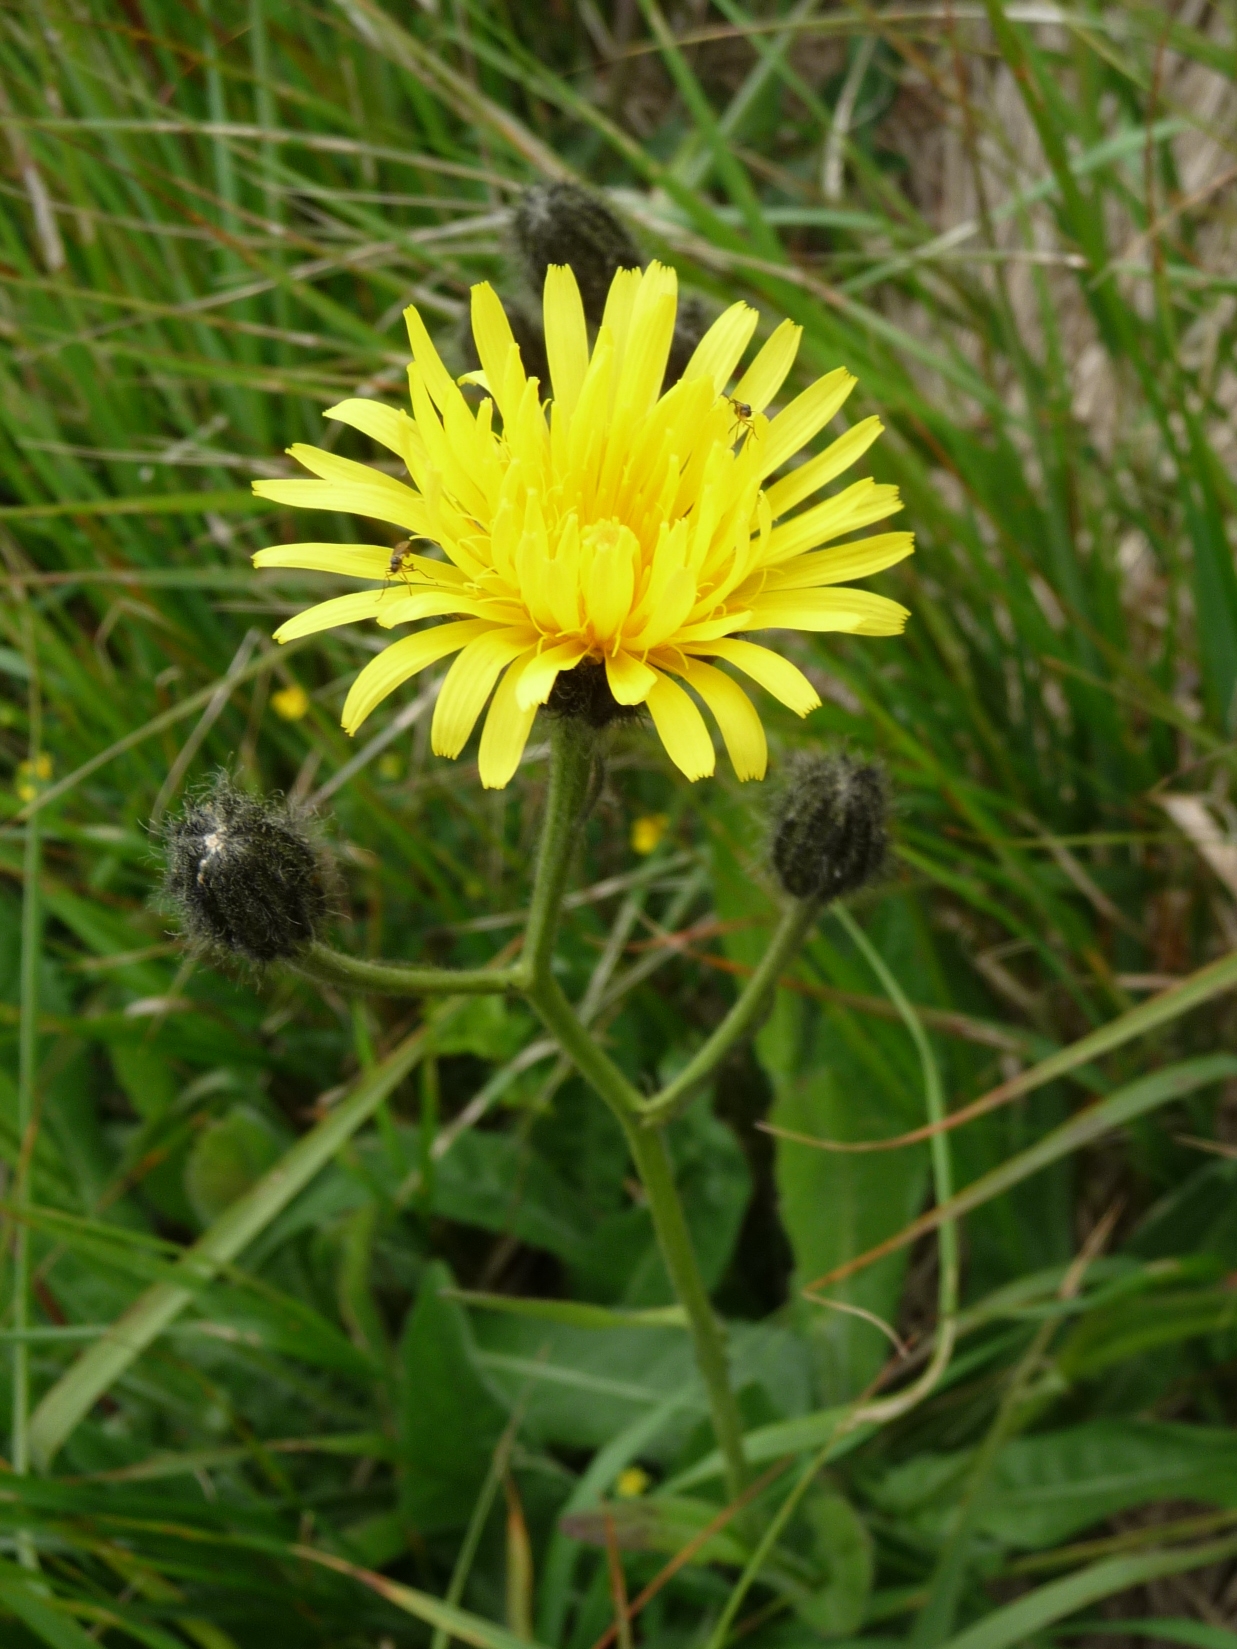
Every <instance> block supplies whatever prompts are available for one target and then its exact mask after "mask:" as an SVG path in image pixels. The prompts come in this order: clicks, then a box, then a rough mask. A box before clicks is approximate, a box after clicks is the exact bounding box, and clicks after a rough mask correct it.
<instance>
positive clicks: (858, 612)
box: [748, 587, 911, 636]
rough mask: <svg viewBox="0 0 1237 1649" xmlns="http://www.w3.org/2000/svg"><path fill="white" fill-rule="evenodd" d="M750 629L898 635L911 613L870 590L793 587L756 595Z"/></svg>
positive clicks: (752, 606)
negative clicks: (780, 591)
mask: <svg viewBox="0 0 1237 1649" xmlns="http://www.w3.org/2000/svg"><path fill="white" fill-rule="evenodd" d="M750 606H751V621H750V624H749V625H748V628H749V629H753V630H756V629H759V630H765V629H768V630H815V631H824V630H841V631H844V632H845V633H846V634H848V635H855V636H900V635H901V634H902V632H903V630H905V628H906V621H907V619H908V618H909V617H910V616H911V615H910V613H909V611H908V610H907V608H905V607H903V606H902V604H901V603H900V602H897V601H890V599H889V597H888V596H883V595H875V594H873V592H872V591H871V590H851V589H847V588H845V587H843V588H841V589H836V590H793V591H789V592H787V594H786V595H762V596H757V597H756V598H755V600H754V601H752V602H751V603H750Z"/></svg>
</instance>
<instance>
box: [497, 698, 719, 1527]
mask: <svg viewBox="0 0 1237 1649" xmlns="http://www.w3.org/2000/svg"><path fill="white" fill-rule="evenodd" d="M593 748H594V747H593V736H592V733H591V730H590V729H589V728H588V727H587V726H585V725H583V724H582V723H580V722H578V721H575V720H573V719H568V718H564V719H563V720H561V721H559V722H557V723H556V724H555V727H554V731H553V734H552V745H551V766H550V790H549V795H548V797H547V801H546V818H545V825H544V827H543V830H542V836H541V847H540V850H539V853H538V857H537V877H536V882H535V884H534V887H533V896H532V903H531V906H530V914H529V921H528V928H527V930H526V933H525V938H524V956H523V964H524V967H525V968H526V969H527V970H528V983H527V985H526V987H525V989H526V993H527V996H528V1000H529V1002H530V1003H531V1005H532V1006H533V1007H534V1008H535V1009H536V1011H537V1013H538V1014H539V1016H540V1018H541V1020H542V1023H543V1024H544V1025H545V1027H546V1029H547V1030H548V1031H549V1032H550V1034H551V1035H552V1036H553V1037H554V1038H555V1040H556V1041H557V1042H558V1044H559V1046H560V1047H561V1048H562V1050H563V1052H564V1053H565V1054H566V1055H567V1057H568V1058H569V1059H570V1060H571V1062H572V1064H574V1065H575V1067H576V1069H577V1070H578V1071H579V1072H580V1075H581V1076H582V1077H584V1079H585V1081H586V1082H588V1083H589V1085H590V1086H591V1087H592V1088H593V1089H594V1090H595V1092H596V1093H597V1094H598V1095H599V1096H600V1098H602V1099H603V1100H604V1101H605V1102H606V1104H607V1105H608V1106H609V1107H610V1109H611V1110H612V1111H613V1112H614V1115H615V1116H616V1117H617V1118H618V1121H619V1123H620V1124H621V1125H622V1128H623V1131H624V1133H625V1134H626V1136H627V1141H628V1145H629V1147H630V1149H631V1154H632V1160H633V1162H634V1163H635V1167H636V1171H637V1173H638V1174H639V1176H640V1180H641V1183H642V1184H643V1186H644V1190H645V1193H646V1195H647V1197H648V1202H649V1212H650V1214H651V1216H652V1220H653V1229H654V1231H655V1233H656V1235H657V1241H658V1246H659V1247H660V1249H661V1254H662V1259H663V1260H664V1262H665V1266H666V1270H667V1272H668V1273H669V1275H670V1281H671V1283H672V1285H673V1287H674V1291H675V1294H676V1295H677V1296H678V1300H679V1303H680V1305H681V1306H682V1307H683V1309H684V1311H685V1312H686V1314H687V1318H688V1322H689V1325H690V1328H691V1334H692V1340H693V1343H694V1346H695V1353H696V1364H697V1367H698V1368H699V1370H700V1376H701V1379H702V1380H703V1381H704V1385H705V1390H706V1392H707V1394H708V1399H709V1407H710V1410H711V1411H712V1416H713V1427H714V1430H715V1432H716V1434H717V1443H718V1447H719V1448H720V1449H721V1451H722V1456H723V1459H724V1460H725V1463H726V1482H727V1487H728V1489H729V1491H730V1494H731V1496H732V1497H734V1496H737V1495H738V1494H739V1493H741V1491H742V1489H743V1484H744V1480H745V1477H746V1467H745V1462H744V1458H743V1424H742V1420H741V1418H740V1415H739V1409H738V1404H737V1403H736V1402H735V1397H734V1392H733V1391H732V1390H731V1386H730V1377H729V1372H728V1370H727V1366H726V1346H725V1341H724V1339H723V1336H722V1330H721V1325H720V1324H719V1323H718V1320H717V1318H716V1316H715V1315H714V1313H713V1307H712V1306H711V1305H710V1303H709V1297H708V1294H707V1292H706V1291H705V1287H704V1281H703V1279H702V1277H701V1275H700V1268H699V1266H698V1264H697V1262H696V1252H695V1249H694V1247H693V1246H692V1240H691V1233H690V1231H689V1230H688V1228H687V1220H686V1217H685V1216H684V1213H683V1204H682V1201H681V1200H680V1198H679V1192H678V1187H677V1186H676V1185H675V1183H674V1172H673V1169H672V1167H671V1164H670V1158H669V1156H668V1154H667V1152H666V1144H665V1139H664V1136H663V1134H662V1132H661V1130H660V1128H657V1127H652V1128H642V1127H640V1126H638V1119H639V1117H640V1111H641V1109H642V1105H643V1102H642V1100H641V1098H640V1095H639V1093H638V1092H637V1091H636V1089H635V1088H633V1087H632V1085H631V1083H630V1082H629V1081H628V1080H627V1078H626V1077H625V1076H624V1075H623V1073H622V1071H620V1070H619V1068H618V1066H617V1065H616V1064H615V1063H614V1061H613V1060H612V1059H610V1057H609V1056H608V1055H607V1054H606V1053H605V1051H604V1050H603V1049H602V1048H601V1047H600V1046H599V1045H598V1044H597V1043H596V1042H595V1041H594V1040H593V1038H592V1036H591V1035H590V1033H589V1031H588V1029H587V1028H586V1027H585V1025H584V1024H583V1023H582V1021H581V1020H580V1017H579V1015H578V1014H577V1013H576V1011H575V1009H574V1008H573V1007H572V1005H571V1003H570V1002H569V1001H568V1000H567V997H566V995H565V994H564V993H563V990H562V987H561V986H560V985H559V983H558V981H557V980H556V979H555V978H554V975H553V972H552V971H551V960H552V956H553V946H554V935H555V932H556V930H557V926H558V917H559V911H560V908H561V905H562V899H563V893H564V891H565V889H566V884H567V874H568V870H569V868H570V861H571V852H572V848H573V846H574V843H575V838H576V832H577V830H578V829H579V825H580V822H581V818H582V816H583V813H584V811H585V808H586V805H587V801H588V797H589V790H590V784H591V777H592V770H593ZM744 994H745V996H746V995H747V994H748V993H746V992H745V993H744ZM736 1034H739V1033H736ZM718 1057H720V1055H719V1056H718ZM669 1116H670V1112H669V1111H667V1113H666V1116H665V1118H664V1120H666V1121H668V1120H669Z"/></svg>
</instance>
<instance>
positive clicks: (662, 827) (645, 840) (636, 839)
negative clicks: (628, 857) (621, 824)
mask: <svg viewBox="0 0 1237 1649" xmlns="http://www.w3.org/2000/svg"><path fill="white" fill-rule="evenodd" d="M669 823H670V816H669V814H667V813H642V814H641V816H640V817H639V818H638V819H636V820H634V821H633V823H632V827H631V849H632V852H633V853H639V854H641V855H643V856H645V857H647V855H648V854H650V853H653V852H654V851H655V850H656V848H657V846H658V844H659V843H660V841H661V839H662V837H663V836H664V835H665V834H666V827H667V826H668V825H669Z"/></svg>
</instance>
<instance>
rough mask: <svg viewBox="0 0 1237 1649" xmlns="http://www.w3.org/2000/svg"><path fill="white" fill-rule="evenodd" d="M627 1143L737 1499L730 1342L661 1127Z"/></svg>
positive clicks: (742, 1471)
mask: <svg viewBox="0 0 1237 1649" xmlns="http://www.w3.org/2000/svg"><path fill="white" fill-rule="evenodd" d="M628 1139H629V1141H630V1143H631V1152H632V1156H633V1157H634V1158H635V1163H636V1170H637V1172H638V1173H639V1175H640V1180H641V1183H642V1184H643V1186H644V1189H645V1193H646V1195H647V1196H648V1199H649V1213H650V1214H651V1215H652V1216H653V1229H654V1230H655V1231H656V1233H657V1242H658V1246H659V1247H660V1248H661V1254H662V1259H663V1260H664V1261H665V1263H666V1270H667V1271H668V1272H669V1273H670V1281H671V1282H672V1283H673V1285H674V1291H675V1293H676V1294H677V1295H678V1297H679V1304H680V1305H681V1306H682V1307H683V1310H684V1311H685V1312H686V1313H687V1319H688V1323H689V1324H690V1327H691V1335H692V1341H693V1343H694V1345H695V1351H696V1366H697V1368H698V1369H699V1370H700V1377H701V1379H702V1380H703V1381H704V1384H705V1390H706V1391H707V1392H708V1396H709V1408H710V1409H711V1410H712V1414H713V1429H714V1431H715V1432H716V1433H717V1445H718V1447H719V1448H720V1449H721V1451H722V1458H723V1460H724V1461H725V1466H726V1494H727V1497H728V1498H729V1499H730V1500H736V1499H738V1497H739V1495H740V1494H742V1492H743V1489H744V1487H745V1486H746V1482H747V1461H746V1459H745V1458H744V1454H743V1420H742V1417H741V1416H740V1414H739V1405H738V1403H737V1402H736V1401H735V1395H734V1390H733V1388H732V1386H731V1384H730V1370H729V1368H728V1366H727V1361H726V1341H725V1338H724V1335H723V1331H722V1326H721V1324H720V1323H719V1322H718V1320H717V1317H716V1315H715V1314H714V1311H713V1307H712V1306H711V1305H710V1303H709V1296H708V1294H707V1293H706V1292H705V1287H704V1280H703V1278H702V1277H701V1275H700V1267H699V1265H697V1263H696V1250H695V1248H694V1247H693V1246H692V1239H691V1232H690V1231H689V1230H688V1229H687V1219H686V1216H685V1215H684V1213H683V1203H682V1200H681V1199H680V1197H679V1192H678V1187H677V1186H676V1185H675V1183H674V1169H673V1167H672V1166H671V1163H670V1155H669V1152H668V1151H667V1150H666V1137H665V1134H664V1133H663V1132H662V1130H661V1129H660V1128H651V1129H644V1128H629V1129H628Z"/></svg>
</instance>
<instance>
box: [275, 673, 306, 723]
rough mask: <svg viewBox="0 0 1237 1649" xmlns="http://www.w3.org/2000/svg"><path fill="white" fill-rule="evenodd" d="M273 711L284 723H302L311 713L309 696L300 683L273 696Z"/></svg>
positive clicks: (282, 688)
mask: <svg viewBox="0 0 1237 1649" xmlns="http://www.w3.org/2000/svg"><path fill="white" fill-rule="evenodd" d="M271 709H272V710H273V711H274V712H275V714H276V715H277V716H282V717H283V719H284V721H300V719H301V717H302V716H305V715H308V713H309V694H308V693H307V692H306V691H305V689H304V688H303V687H302V686H300V684H299V683H298V682H295V681H294V682H293V683H292V685H291V687H281V688H280V689H279V691H278V692H277V693H272V694H271Z"/></svg>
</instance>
